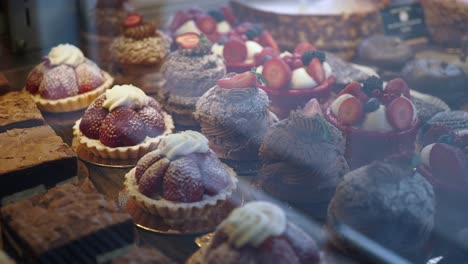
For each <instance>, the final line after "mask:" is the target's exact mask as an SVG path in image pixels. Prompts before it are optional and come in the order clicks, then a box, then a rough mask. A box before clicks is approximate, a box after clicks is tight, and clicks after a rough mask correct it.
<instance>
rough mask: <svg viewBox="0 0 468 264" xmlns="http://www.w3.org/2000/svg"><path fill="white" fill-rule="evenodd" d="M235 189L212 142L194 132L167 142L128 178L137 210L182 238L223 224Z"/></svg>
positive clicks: (173, 136)
mask: <svg viewBox="0 0 468 264" xmlns="http://www.w3.org/2000/svg"><path fill="white" fill-rule="evenodd" d="M236 185H237V178H236V174H235V173H234V171H233V170H232V169H230V168H229V167H228V166H226V165H224V164H223V163H221V161H220V160H219V159H218V158H217V157H216V154H215V153H214V152H213V151H212V150H210V148H209V146H208V139H206V137H205V136H203V135H202V134H200V133H198V132H195V131H191V130H187V131H184V132H180V133H176V134H171V135H168V136H166V137H164V138H163V139H162V140H161V143H160V144H159V146H158V148H157V149H156V150H154V151H152V152H150V153H148V154H146V155H145V156H143V157H142V158H141V159H140V160H139V161H138V163H137V166H136V167H135V168H133V169H132V170H131V171H130V172H129V173H127V174H126V175H125V186H126V191H127V193H128V195H129V197H130V198H131V199H133V200H134V202H135V203H136V204H137V206H138V207H139V208H140V209H141V210H143V211H144V212H146V213H147V214H149V215H151V216H152V217H159V218H162V222H161V223H162V224H161V227H162V226H165V227H166V228H167V229H169V230H176V231H180V232H195V231H201V230H205V231H206V230H209V229H212V228H214V227H215V226H216V225H217V224H219V222H221V221H222V219H224V218H225V217H226V216H227V215H228V214H229V213H230V211H231V210H232V207H233V206H232V203H231V202H230V201H229V199H230V197H231V196H232V194H233V191H234V190H235V189H236ZM136 221H137V222H138V221H139V219H136Z"/></svg>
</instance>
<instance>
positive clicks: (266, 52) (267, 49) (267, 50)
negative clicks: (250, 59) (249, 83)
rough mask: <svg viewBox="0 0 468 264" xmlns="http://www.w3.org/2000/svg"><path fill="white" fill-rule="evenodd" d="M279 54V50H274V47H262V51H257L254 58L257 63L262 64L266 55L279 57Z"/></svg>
mask: <svg viewBox="0 0 468 264" xmlns="http://www.w3.org/2000/svg"><path fill="white" fill-rule="evenodd" d="M278 55H279V52H278V51H277V50H274V49H273V48H272V47H265V48H263V49H262V51H261V52H259V53H255V55H254V60H255V65H257V66H258V65H262V64H263V63H264V61H265V56H270V58H274V57H277V56H278Z"/></svg>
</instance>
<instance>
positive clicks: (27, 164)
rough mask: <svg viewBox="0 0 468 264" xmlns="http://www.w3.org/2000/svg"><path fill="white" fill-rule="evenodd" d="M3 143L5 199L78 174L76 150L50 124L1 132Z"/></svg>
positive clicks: (1, 192)
mask: <svg viewBox="0 0 468 264" xmlns="http://www.w3.org/2000/svg"><path fill="white" fill-rule="evenodd" d="M0 146H1V147H2V151H1V153H0V186H2V188H0V198H1V199H4V198H5V197H6V196H9V195H12V194H14V193H17V192H21V191H24V190H27V189H31V188H34V187H37V186H42V187H44V186H45V187H46V188H50V187H53V186H54V185H55V184H57V183H58V182H61V181H64V180H66V179H68V178H71V177H74V176H76V171H77V159H76V154H75V153H74V152H73V151H72V150H71V149H70V147H69V146H68V145H66V144H65V143H64V142H63V140H62V139H61V138H60V137H59V136H57V135H56V134H55V132H54V131H53V130H52V128H51V127H49V126H39V127H33V128H18V129H12V130H8V131H6V132H4V133H1V134H0ZM42 189H44V188H42ZM3 202H4V200H2V203H3Z"/></svg>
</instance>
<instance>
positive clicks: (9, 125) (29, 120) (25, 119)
mask: <svg viewBox="0 0 468 264" xmlns="http://www.w3.org/2000/svg"><path fill="white" fill-rule="evenodd" d="M43 124H44V117H42V114H41V112H40V111H39V108H37V106H36V103H34V101H33V99H32V98H31V95H30V94H29V93H27V92H25V91H22V92H9V93H6V94H4V95H1V96H0V133H3V132H5V131H7V130H9V129H13V128H27V127H35V126H41V125H43Z"/></svg>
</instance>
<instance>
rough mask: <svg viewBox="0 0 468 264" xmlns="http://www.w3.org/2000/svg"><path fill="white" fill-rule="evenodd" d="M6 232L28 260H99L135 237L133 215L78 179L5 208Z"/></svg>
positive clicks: (14, 245) (11, 244)
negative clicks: (123, 210)
mask: <svg viewBox="0 0 468 264" xmlns="http://www.w3.org/2000/svg"><path fill="white" fill-rule="evenodd" d="M1 214H2V222H3V223H4V236H5V237H6V242H7V243H8V245H9V246H11V247H12V248H13V249H14V250H15V251H16V253H17V254H18V256H19V257H20V258H21V260H22V261H23V262H25V263H36V262H40V263H95V262H99V260H102V259H105V255H104V254H107V255H109V254H110V252H112V251H115V250H117V249H120V248H122V247H124V246H127V245H129V244H131V243H133V241H134V230H133V223H132V220H131V217H130V215H128V214H127V213H124V212H122V211H121V209H120V208H119V207H118V206H117V204H116V203H115V202H113V201H109V200H106V199H105V197H104V196H103V195H102V194H99V193H98V192H97V190H96V189H95V188H94V186H93V185H92V183H91V182H90V181H88V180H86V181H84V182H78V181H74V182H72V183H65V184H62V185H59V186H57V187H55V188H53V189H51V190H49V191H48V192H47V193H45V194H42V195H38V196H35V197H33V198H30V199H27V200H22V201H18V202H16V203H13V204H10V205H7V206H4V207H2V208H1Z"/></svg>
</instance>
